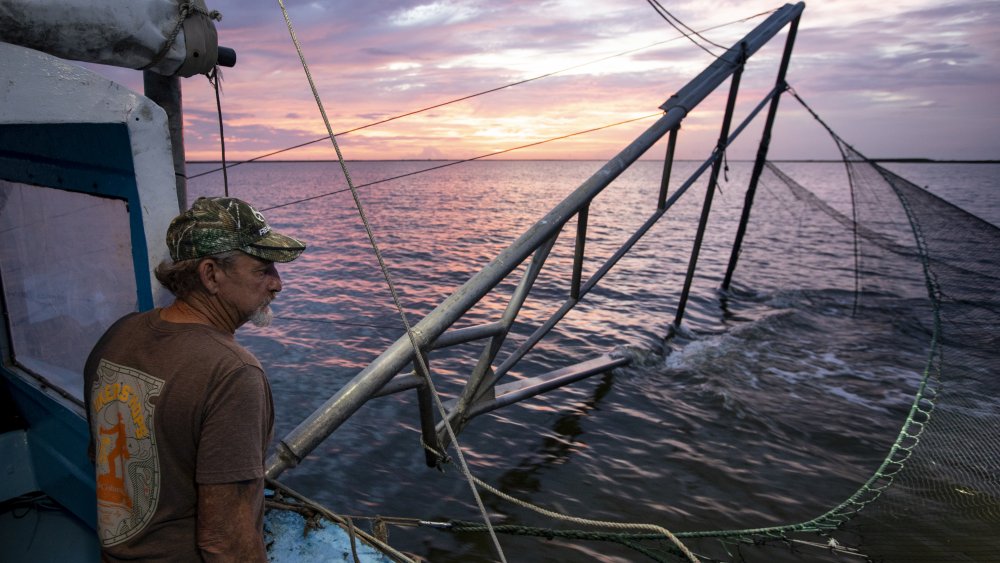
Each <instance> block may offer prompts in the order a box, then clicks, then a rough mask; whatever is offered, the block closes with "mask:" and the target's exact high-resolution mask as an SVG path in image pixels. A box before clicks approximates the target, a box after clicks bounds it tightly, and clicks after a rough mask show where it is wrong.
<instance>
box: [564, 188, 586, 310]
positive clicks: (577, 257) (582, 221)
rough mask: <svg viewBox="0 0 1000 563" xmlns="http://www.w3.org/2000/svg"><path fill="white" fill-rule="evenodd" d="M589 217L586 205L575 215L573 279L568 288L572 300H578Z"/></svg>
mask: <svg viewBox="0 0 1000 563" xmlns="http://www.w3.org/2000/svg"><path fill="white" fill-rule="evenodd" d="M589 216H590V204H589V203H588V204H587V205H586V206H584V208H583V209H581V210H580V212H579V213H578V214H577V215H576V250H575V251H574V252H573V278H572V281H571V283H570V287H569V296H570V298H572V299H579V298H580V279H581V278H582V277H583V256H584V250H585V249H586V246H587V218H588V217H589Z"/></svg>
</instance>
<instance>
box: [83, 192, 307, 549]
mask: <svg viewBox="0 0 1000 563" xmlns="http://www.w3.org/2000/svg"><path fill="white" fill-rule="evenodd" d="M167 246H168V248H169V250H170V257H171V259H172V262H169V261H163V262H162V263H161V264H160V265H159V266H158V267H157V268H156V271H155V274H156V279H157V280H159V282H160V283H161V284H163V286H164V287H166V288H167V289H168V290H170V291H171V293H173V294H174V296H175V300H174V302H173V303H172V304H171V305H169V306H167V307H164V308H157V309H154V310H152V311H147V312H145V313H131V314H129V315H126V316H125V317H123V318H122V319H120V320H119V321H118V322H116V323H115V324H114V325H113V326H112V327H111V328H110V329H108V331H107V332H106V333H105V334H104V336H103V337H102V338H101V339H100V341H99V342H98V343H97V345H96V346H95V347H94V349H93V351H92V352H91V354H90V357H89V358H88V359H87V364H86V368H85V384H84V390H85V391H84V393H85V399H86V404H87V418H88V421H89V425H90V434H91V451H90V454H91V459H92V460H93V461H94V464H95V469H96V474H97V506H98V533H99V535H100V543H101V550H102V558H103V559H104V560H105V561H119V560H142V561H146V560H155V561H184V562H189V561H201V560H206V561H215V560H220V559H224V560H226V561H240V562H241V563H246V562H257V561H266V560H267V556H266V552H265V549H264V541H263V517H264V455H265V450H266V448H267V445H268V443H269V442H270V440H271V436H272V431H273V424H274V410H273V405H272V401H271V389H270V387H269V385H268V381H267V377H266V376H265V374H264V371H263V369H262V368H261V365H260V363H259V362H258V361H257V359H256V358H255V357H254V356H253V355H252V354H251V353H250V352H249V351H247V350H246V349H244V348H243V347H242V346H240V345H239V344H237V343H236V341H235V339H234V334H235V332H236V329H238V328H239V327H240V326H242V325H243V324H245V323H247V322H248V321H249V322H251V323H253V324H255V325H257V326H266V325H267V324H268V323H269V322H270V318H271V309H270V306H269V305H270V303H271V300H272V299H274V297H275V296H276V295H277V293H278V292H279V291H281V278H280V277H279V276H278V271H277V270H276V269H275V266H274V263H275V262H290V261H292V260H294V259H296V258H297V257H298V256H299V255H300V254H301V253H302V252H303V251H304V250H305V248H306V246H305V244H303V243H302V242H300V241H298V240H296V239H294V238H291V237H288V236H285V235H281V234H278V233H277V232H275V231H273V230H272V229H271V227H270V225H268V223H267V221H266V220H265V219H264V217H263V216H262V215H261V214H260V212H259V211H257V210H256V209H254V208H253V207H251V206H250V205H249V204H247V203H246V202H244V201H241V200H239V199H235V198H199V199H198V200H197V201H195V202H194V205H193V206H192V207H191V209H189V210H188V211H186V212H184V213H182V214H181V215H179V216H177V217H176V218H174V220H173V221H172V222H171V223H170V227H169V228H168V229H167Z"/></svg>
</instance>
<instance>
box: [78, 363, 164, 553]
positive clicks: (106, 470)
mask: <svg viewBox="0 0 1000 563" xmlns="http://www.w3.org/2000/svg"><path fill="white" fill-rule="evenodd" d="M162 388H163V380H162V379H157V378H155V377H153V376H151V375H148V374H146V373H143V372H141V371H138V370H135V369H132V368H129V367H125V366H120V365H118V364H114V363H112V362H109V361H107V360H104V359H102V360H101V362H100V365H98V366H97V377H96V378H95V380H94V383H93V386H92V387H91V397H90V401H91V404H90V405H89V407H90V412H91V425H92V426H93V428H92V430H93V436H94V440H95V441H96V444H95V450H96V459H95V465H96V468H97V520H98V529H99V533H100V539H101V545H103V546H105V547H109V546H112V545H116V544H119V543H121V542H123V541H126V540H127V539H129V538H130V537H132V536H134V535H135V534H136V533H138V532H139V531H140V530H142V529H143V527H145V525H146V524H147V523H148V522H149V519H150V518H151V517H152V516H153V513H154V512H155V511H156V505H157V501H158V500H159V497H160V464H159V459H158V458H157V455H156V434H155V433H154V419H153V410H154V407H155V405H154V401H153V400H152V399H153V398H154V397H156V396H157V395H159V394H160V390H161V389H162Z"/></svg>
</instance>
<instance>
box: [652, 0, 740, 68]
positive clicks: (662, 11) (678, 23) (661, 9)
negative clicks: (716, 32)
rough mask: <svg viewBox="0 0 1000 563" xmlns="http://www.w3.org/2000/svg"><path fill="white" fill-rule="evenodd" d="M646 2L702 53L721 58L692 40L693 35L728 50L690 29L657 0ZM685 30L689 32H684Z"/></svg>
mask: <svg viewBox="0 0 1000 563" xmlns="http://www.w3.org/2000/svg"><path fill="white" fill-rule="evenodd" d="M646 2H648V3H649V5H650V6H652V7H653V9H654V10H656V13H658V14H659V15H660V17H661V18H663V19H664V20H666V22H667V23H669V24H670V27H672V28H674V29H676V30H677V31H678V32H679V33H680V34H681V35H683V36H684V37H685V38H687V39H688V40H689V41H691V42H692V43H694V44H695V46H697V47H698V48H699V49H701V50H702V51H705V52H706V53H708V54H709V55H712V57H714V58H716V59H717V58H719V56H718V55H716V54H715V53H713V52H712V51H711V50H709V48H708V47H705V46H704V45H702V44H701V43H698V42H697V41H695V40H694V39H692V37H691V36H692V35H693V36H695V37H698V38H699V39H701V40H702V41H704V42H705V43H708V44H709V45H713V46H715V47H717V48H719V49H722V50H723V51H725V50H727V48H726V47H725V46H723V45H719V44H718V43H716V42H714V41H712V40H711V39H708V38H706V37H705V36H704V35H702V34H701V33H699V32H697V31H695V30H693V29H691V28H690V27H688V25H687V24H685V23H684V22H682V21H681V20H680V18H678V17H677V16H675V15H673V14H671V13H670V12H669V11H667V9H666V8H664V7H663V5H661V4H660V3H659V2H658V1H657V0H646ZM674 22H676V23H674ZM678 26H680V27H678ZM681 27H683V28H684V29H681ZM685 29H686V30H687V31H684V30H685ZM706 31H707V30H706Z"/></svg>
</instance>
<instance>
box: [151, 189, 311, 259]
mask: <svg viewBox="0 0 1000 563" xmlns="http://www.w3.org/2000/svg"><path fill="white" fill-rule="evenodd" d="M167 247H168V248H169V249H170V257H171V258H172V259H173V260H174V262H179V261H181V260H190V259H193V258H202V257H205V256H210V255H212V254H218V253H220V252H228V251H230V250H242V251H243V252H246V253H247V254H250V255H252V256H256V257H257V258H261V259H263V260H270V261H271V262H291V261H292V260H295V259H296V258H298V257H299V254H302V251H303V250H305V249H306V245H305V243H303V242H302V241H300V240H296V239H293V238H292V237H288V236H285V235H282V234H278V233H276V232H274V231H273V230H271V226H270V225H268V224H267V221H266V220H265V219H264V216H263V215H261V214H260V211H257V210H256V209H254V208H253V207H252V206H251V205H250V204H249V203H247V202H245V201H242V200H239V199H236V198H234V197H211V198H210V197H200V198H198V199H197V200H196V201H195V202H194V205H192V206H191V209H188V210H187V211H185V212H184V213H181V214H180V215H178V216H177V217H175V218H174V220H173V221H171V222H170V227H168V228H167Z"/></svg>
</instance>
